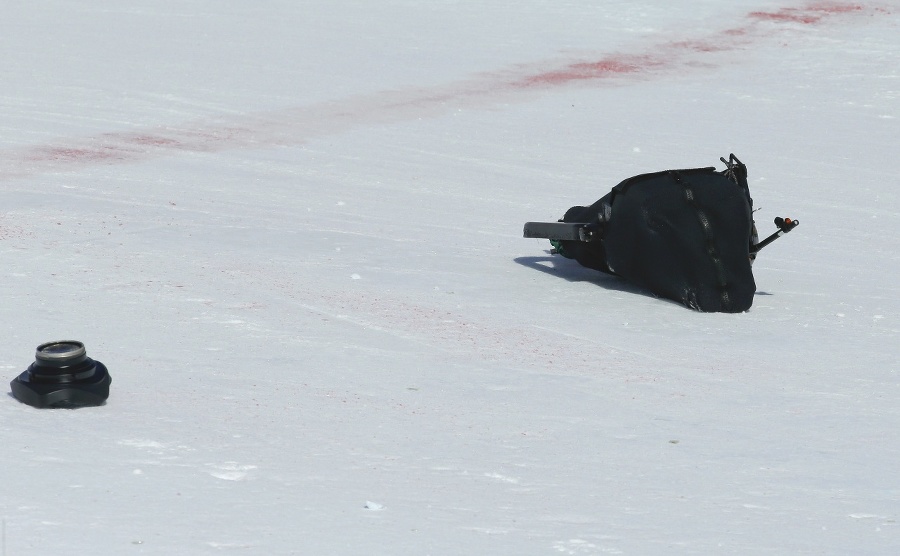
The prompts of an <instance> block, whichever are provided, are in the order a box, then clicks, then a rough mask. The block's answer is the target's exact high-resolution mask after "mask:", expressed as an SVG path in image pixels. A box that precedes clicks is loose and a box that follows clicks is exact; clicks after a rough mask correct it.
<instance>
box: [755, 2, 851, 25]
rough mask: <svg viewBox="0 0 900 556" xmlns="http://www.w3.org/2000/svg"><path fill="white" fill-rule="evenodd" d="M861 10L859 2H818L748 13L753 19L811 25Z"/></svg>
mask: <svg viewBox="0 0 900 556" xmlns="http://www.w3.org/2000/svg"><path fill="white" fill-rule="evenodd" d="M863 10H864V8H863V6H861V5H859V4H832V3H819V4H808V5H807V6H805V7H802V8H781V9H780V10H778V11H774V12H750V14H748V15H749V17H751V18H754V19H761V20H768V21H776V22H791V23H803V24H805V25H812V24H814V23H819V22H820V21H822V20H823V19H825V18H826V17H828V16H832V15H837V14H846V13H851V12H861V11H863Z"/></svg>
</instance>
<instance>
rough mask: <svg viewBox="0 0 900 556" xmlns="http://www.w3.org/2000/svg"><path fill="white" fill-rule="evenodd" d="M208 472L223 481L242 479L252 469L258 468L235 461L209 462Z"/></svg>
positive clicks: (207, 465)
mask: <svg viewBox="0 0 900 556" xmlns="http://www.w3.org/2000/svg"><path fill="white" fill-rule="evenodd" d="M206 467H207V469H206V472H207V473H209V474H210V475H212V476H213V477H215V478H216V479H222V480H223V481H242V480H244V479H246V478H247V475H248V474H249V472H250V471H252V470H254V469H256V466H255V465H241V464H239V463H237V462H234V461H227V462H225V463H221V464H215V463H207V464H206Z"/></svg>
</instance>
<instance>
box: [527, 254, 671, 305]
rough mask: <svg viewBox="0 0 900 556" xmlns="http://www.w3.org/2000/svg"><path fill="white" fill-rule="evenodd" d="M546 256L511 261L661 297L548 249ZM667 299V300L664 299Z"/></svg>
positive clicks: (572, 279) (571, 279)
mask: <svg viewBox="0 0 900 556" xmlns="http://www.w3.org/2000/svg"><path fill="white" fill-rule="evenodd" d="M545 253H547V255H546V256H543V257H536V256H530V257H516V258H515V259H513V261H514V262H515V263H517V264H520V265H522V266H524V267H528V268H531V269H534V270H538V271H540V272H543V273H544V274H550V275H551V276H556V277H558V278H562V279H564V280H567V281H569V282H591V283H592V284H597V285H598V286H600V287H601V288H604V289H607V290H611V291H618V292H626V293H633V294H637V295H643V296H644V297H652V298H653V299H662V298H661V297H659V296H657V295H654V294H653V292H651V291H649V290H646V289H644V288H642V287H640V286H637V285H635V284H632V283H631V282H628V281H626V280H623V279H622V278H620V277H618V276H613V275H611V274H605V273H603V272H600V271H599V270H594V269H592V268H587V267H584V266H581V265H580V264H578V262H577V261H574V260H572V259H567V258H565V257H562V256H559V255H552V254H551V253H550V252H549V251H545ZM665 301H668V300H665Z"/></svg>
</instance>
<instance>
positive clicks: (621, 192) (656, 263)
mask: <svg viewBox="0 0 900 556" xmlns="http://www.w3.org/2000/svg"><path fill="white" fill-rule="evenodd" d="M563 221H565V222H589V223H595V224H598V225H599V226H601V228H602V237H603V239H602V240H601V241H597V242H589V243H585V242H576V241H564V242H560V243H561V245H560V247H561V251H560V252H561V253H562V254H564V255H565V256H567V257H570V258H574V259H576V260H577V261H578V262H579V263H581V264H582V265H584V266H587V267H589V268H594V269H597V270H601V271H603V272H609V273H611V274H616V275H619V276H621V277H623V278H625V279H627V280H629V281H631V282H634V283H635V284H639V285H641V286H643V287H645V288H647V289H648V290H650V291H651V292H653V293H655V294H656V295H659V296H661V297H666V298H669V299H673V300H676V301H679V302H681V303H683V304H685V305H686V306H688V307H690V308H693V309H697V310H699V311H706V312H729V313H734V312H740V311H745V310H747V309H749V308H750V305H751V304H752V303H753V296H754V293H755V292H756V283H755V282H754V280H753V272H752V270H751V266H750V262H751V261H750V242H751V230H752V228H753V218H752V200H751V199H750V194H749V190H748V188H747V171H746V168H745V167H744V165H743V164H738V165H737V166H735V167H733V168H732V169H731V170H730V171H724V172H716V171H715V168H693V169H686V170H667V171H663V172H656V173H652V174H642V175H639V176H634V177H632V178H629V179H627V180H625V181H623V182H622V183H620V184H619V185H617V186H616V187H614V188H613V190H612V191H610V193H609V194H607V195H606V196H605V197H603V198H602V199H600V200H599V201H597V202H596V203H594V204H593V205H591V206H589V207H581V206H579V207H572V208H571V209H569V210H568V211H567V212H566V214H565V216H564V217H563Z"/></svg>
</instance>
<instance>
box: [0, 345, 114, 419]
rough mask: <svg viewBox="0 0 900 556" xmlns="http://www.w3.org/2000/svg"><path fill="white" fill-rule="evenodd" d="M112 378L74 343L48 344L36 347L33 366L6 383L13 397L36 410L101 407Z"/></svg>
mask: <svg viewBox="0 0 900 556" xmlns="http://www.w3.org/2000/svg"><path fill="white" fill-rule="evenodd" d="M111 382H112V379H111V378H110V376H109V371H107V369H106V366H105V365H103V363H101V362H99V361H94V360H93V359H91V358H90V357H88V356H87V350H85V348H84V344H83V343H81V342H78V341H75V340H63V341H59V342H47V343H44V344H41V345H39V346H38V347H37V351H36V352H35V356H34V363H32V364H31V365H30V366H29V367H28V369H27V370H26V371H25V372H23V373H22V374H20V375H19V376H18V377H16V378H15V379H13V381H12V382H10V383H9V386H10V388H11V389H12V394H13V396H15V397H16V399H17V400H19V401H20V402H22V403H25V404H28V405H30V406H33V407H39V408H45V407H47V408H76V407H85V406H91V405H102V404H103V403H104V402H105V401H106V399H107V398H108V397H109V385H110V383H111Z"/></svg>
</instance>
